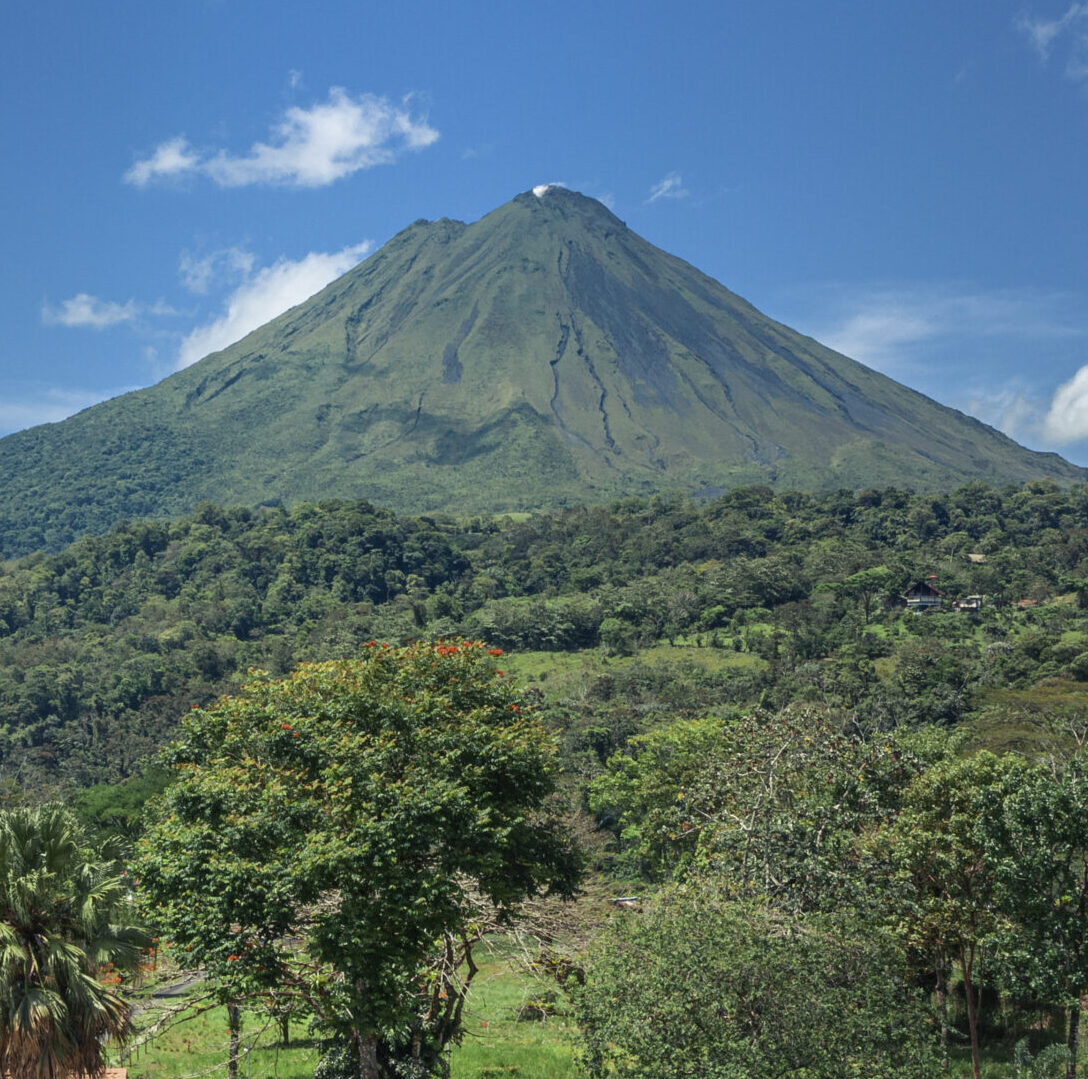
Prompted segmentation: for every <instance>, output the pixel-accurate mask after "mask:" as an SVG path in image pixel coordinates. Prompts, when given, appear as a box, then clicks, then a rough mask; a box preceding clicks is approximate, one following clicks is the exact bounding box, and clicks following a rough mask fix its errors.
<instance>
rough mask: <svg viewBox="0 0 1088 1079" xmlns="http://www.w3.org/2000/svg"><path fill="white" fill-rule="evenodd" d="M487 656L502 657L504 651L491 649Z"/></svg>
mask: <svg viewBox="0 0 1088 1079" xmlns="http://www.w3.org/2000/svg"><path fill="white" fill-rule="evenodd" d="M487 654H488V655H489V656H501V655H502V649H501V648H489V649H488V650H487Z"/></svg>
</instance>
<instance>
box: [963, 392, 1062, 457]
mask: <svg viewBox="0 0 1088 1079" xmlns="http://www.w3.org/2000/svg"><path fill="white" fill-rule="evenodd" d="M956 403H958V402H956ZM1044 407H1045V406H1041V405H1040V402H1039V400H1038V399H1037V398H1036V397H1035V396H1034V395H1033V394H1032V393H1031V392H1029V391H1028V390H1027V389H1026V388H1025V387H1024V386H1023V385H1022V383H1021V381H1020V379H1014V380H1013V381H1012V382H1011V383H1007V384H1005V385H1002V384H1000V383H996V384H995V385H993V386H988V387H985V388H982V389H977V388H976V389H974V390H972V391H970V392H968V394H967V396H966V398H965V400H964V401H963V402H962V408H963V411H964V412H966V413H967V414H968V415H970V416H974V417H975V418H976V419H979V420H982V422H983V423H988V424H989V425H990V426H991V427H996V428H997V429H998V430H999V431H1003V432H1004V433H1005V434H1007V435H1008V436H1009V438H1013V439H1016V441H1017V442H1021V443H1025V444H1026V443H1034V444H1037V443H1039V442H1040V441H1041V440H1043V441H1045V440H1046V435H1045V432H1044V431H1043V408H1044Z"/></svg>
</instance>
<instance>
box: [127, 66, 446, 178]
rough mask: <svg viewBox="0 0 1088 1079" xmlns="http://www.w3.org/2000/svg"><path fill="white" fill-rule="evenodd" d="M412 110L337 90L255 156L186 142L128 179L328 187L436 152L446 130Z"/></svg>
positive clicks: (287, 120)
mask: <svg viewBox="0 0 1088 1079" xmlns="http://www.w3.org/2000/svg"><path fill="white" fill-rule="evenodd" d="M411 104H412V102H411V99H410V98H406V99H404V100H403V101H402V102H401V103H400V104H394V103H392V102H390V101H389V100H388V99H387V98H384V97H375V96H374V95H372V94H362V95H360V96H358V97H352V96H351V95H350V94H348V92H347V91H346V90H344V89H343V88H342V87H338V86H334V87H333V88H332V89H331V90H330V91H329V98H328V100H327V101H325V102H322V103H319V104H315V105H313V106H312V107H311V108H308V109H304V108H300V107H298V106H294V107H292V108H290V109H288V110H287V111H286V112H285V113H284V116H283V118H282V119H281V120H280V121H279V123H277V124H276V125H275V127H274V128H273V130H272V136H271V138H270V140H269V141H268V142H257V143H254V144H253V146H251V147H250V149H249V151H248V153H244V154H234V153H231V152H230V151H228V150H222V149H220V150H199V149H196V148H195V147H193V146H192V145H191V144H190V143H189V141H188V140H187V139H186V138H185V137H184V136H180V135H179V136H176V137H174V138H171V139H168V140H166V141H165V142H163V143H161V144H160V145H159V146H157V147H156V148H155V150H154V151H153V152H152V153H151V154H150V155H149V156H148V157H145V158H142V159H141V160H139V161H137V162H136V163H135V164H134V165H133V166H132V167H131V168H130V169H129V170H128V172H126V173H125V176H124V179H125V180H126V182H128V183H130V184H134V185H136V186H137V187H146V186H147V185H149V184H151V183H154V182H156V181H159V180H166V179H173V178H183V177H187V176H204V177H207V178H208V179H211V180H212V181H214V182H215V183H217V184H219V185H220V186H221V187H244V186H246V185H249V184H280V185H284V186H288V187H324V186H327V185H328V184H331V183H334V182H335V181H337V180H340V179H342V178H344V177H345V176H350V175H352V174H353V173H355V172H358V171H359V170H361V169H368V168H372V167H373V166H375V165H384V164H388V163H389V162H391V161H393V160H394V159H395V158H396V157H397V156H398V154H400V153H402V152H404V151H408V150H422V149H423V148H424V147H427V146H430V145H431V144H432V143H433V142H434V141H435V140H436V139H437V138H438V131H437V130H435V128H433V127H431V126H430V124H429V123H428V122H427V121H426V119H425V118H421V117H418V116H414V115H413V114H412V111H411Z"/></svg>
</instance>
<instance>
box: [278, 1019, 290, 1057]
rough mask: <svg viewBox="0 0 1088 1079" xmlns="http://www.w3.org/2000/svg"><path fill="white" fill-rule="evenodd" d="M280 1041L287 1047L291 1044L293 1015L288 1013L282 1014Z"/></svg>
mask: <svg viewBox="0 0 1088 1079" xmlns="http://www.w3.org/2000/svg"><path fill="white" fill-rule="evenodd" d="M280 1041H282V1042H283V1046H284V1048H285V1049H286V1048H287V1047H288V1046H289V1045H290V1044H291V1017H290V1016H289V1015H287V1014H286V1013H285V1014H283V1015H281V1016H280Z"/></svg>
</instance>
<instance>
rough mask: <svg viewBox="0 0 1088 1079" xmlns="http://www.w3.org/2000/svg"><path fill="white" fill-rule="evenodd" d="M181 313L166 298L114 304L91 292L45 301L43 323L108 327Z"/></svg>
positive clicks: (91, 328)
mask: <svg viewBox="0 0 1088 1079" xmlns="http://www.w3.org/2000/svg"><path fill="white" fill-rule="evenodd" d="M177 313H178V312H177V311H176V310H175V309H174V308H173V307H171V306H170V304H168V303H167V302H166V301H165V300H156V301H155V303H150V304H145V303H137V302H136V301H135V300H128V301H126V302H125V303H114V302H113V301H112V300H100V299H99V298H98V297H97V296H92V295H90V294H89V293H87V292H80V293H79V294H78V295H76V296H73V297H72V298H71V299H69V300H62V301H61V303H59V304H57V305H56V306H54V305H53V304H50V303H43V304H42V322H44V323H45V324H46V325H47V326H68V327H70V328H72V329H80V330H108V329H109V328H110V327H111V326H120V325H121V324H123V323H130V324H131V323H135V322H138V321H139V320H140V319H141V318H143V317H144V316H147V315H154V316H156V317H170V316H174V315H176V314H177Z"/></svg>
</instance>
